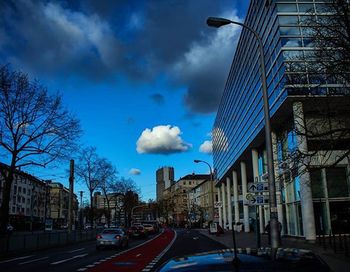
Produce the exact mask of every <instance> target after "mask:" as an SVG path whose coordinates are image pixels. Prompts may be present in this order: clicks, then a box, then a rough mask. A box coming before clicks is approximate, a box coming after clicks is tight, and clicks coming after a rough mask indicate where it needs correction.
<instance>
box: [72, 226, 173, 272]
mask: <svg viewBox="0 0 350 272" xmlns="http://www.w3.org/2000/svg"><path fill="white" fill-rule="evenodd" d="M175 236H176V233H175V232H174V231H173V230H170V229H166V230H165V231H164V232H163V233H161V235H159V236H157V237H156V238H155V239H153V240H151V241H150V242H148V243H144V244H142V245H141V246H139V247H137V248H133V249H131V250H129V251H128V252H123V253H121V254H119V255H117V256H114V257H112V258H111V259H110V260H108V261H105V262H103V263H102V264H100V265H97V266H94V267H91V266H90V267H89V268H90V269H89V270H88V271H89V272H100V271H118V272H128V271H133V272H138V271H142V270H143V269H144V268H145V267H146V266H147V265H148V264H149V263H150V262H151V261H152V260H154V258H155V257H156V256H158V255H159V254H161V253H162V252H163V251H164V250H165V249H166V248H167V247H168V246H169V244H171V243H172V242H173V241H174V240H175V239H174V238H175ZM169 248H170V247H169ZM140 254H141V255H140ZM137 255H138V257H137V258H135V256H137ZM79 271H83V270H79Z"/></svg>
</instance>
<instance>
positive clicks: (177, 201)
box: [164, 174, 210, 226]
mask: <svg viewBox="0 0 350 272" xmlns="http://www.w3.org/2000/svg"><path fill="white" fill-rule="evenodd" d="M209 179H210V175H196V174H191V175H186V176H184V177H182V178H180V179H179V180H178V181H177V182H176V183H174V184H173V185H172V186H171V187H170V188H168V189H167V190H166V192H165V194H164V199H165V200H166V201H167V202H168V203H167V206H168V207H171V208H170V211H169V214H168V216H169V217H170V219H171V220H172V222H173V223H174V224H175V225H178V226H181V225H184V224H185V223H186V222H188V219H189V215H190V213H189V212H190V207H189V202H188V198H189V193H190V191H191V189H192V188H194V187H196V186H197V185H199V184H200V183H202V182H203V181H205V180H209Z"/></svg>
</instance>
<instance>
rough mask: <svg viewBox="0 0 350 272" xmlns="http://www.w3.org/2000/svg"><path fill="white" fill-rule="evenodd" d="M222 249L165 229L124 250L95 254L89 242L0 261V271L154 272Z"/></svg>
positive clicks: (192, 235) (192, 232) (190, 234)
mask: <svg viewBox="0 0 350 272" xmlns="http://www.w3.org/2000/svg"><path fill="white" fill-rule="evenodd" d="M224 248H225V246H223V245H222V244H220V243H218V242H215V241H213V240H212V239H210V238H208V237H206V236H204V235H201V234H200V233H199V232H198V231H196V230H185V229H177V230H176V231H175V232H174V231H173V230H170V229H166V230H165V231H164V232H162V233H161V234H157V235H151V236H149V238H148V239H139V240H134V239H130V242H129V248H128V249H126V250H124V249H122V250H120V249H104V250H99V251H98V250H96V248H95V241H90V242H83V243H78V244H75V245H70V246H65V247H59V248H53V249H48V250H45V251H36V252H32V253H30V254H26V255H23V256H15V257H12V258H11V259H8V260H0V271H6V272H12V271H13V272H17V271H18V272H19V271H21V272H25V271H30V272H41V271H45V272H46V271H64V272H69V271H87V272H100V271H118V272H120V271H133V272H137V271H154V270H155V269H156V268H157V267H159V266H160V265H161V264H162V263H163V262H165V261H167V260H168V259H170V258H172V257H176V256H181V255H185V254H194V253H199V252H204V251H210V250H214V249H224ZM143 269H146V270H143Z"/></svg>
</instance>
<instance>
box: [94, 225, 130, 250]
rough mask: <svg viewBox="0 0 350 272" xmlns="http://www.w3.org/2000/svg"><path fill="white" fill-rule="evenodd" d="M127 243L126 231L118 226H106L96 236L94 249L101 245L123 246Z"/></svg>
mask: <svg viewBox="0 0 350 272" xmlns="http://www.w3.org/2000/svg"><path fill="white" fill-rule="evenodd" d="M128 245H129V237H128V235H127V233H125V232H124V231H123V230H121V229H119V228H107V229H104V230H103V231H101V233H99V234H97V236H96V249H100V248H101V247H110V246H113V247H119V248H124V247H127V246H128Z"/></svg>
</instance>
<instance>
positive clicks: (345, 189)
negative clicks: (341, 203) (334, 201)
mask: <svg viewBox="0 0 350 272" xmlns="http://www.w3.org/2000/svg"><path fill="white" fill-rule="evenodd" d="M326 176H327V187H328V197H330V198H331V197H348V196H350V194H349V186H348V182H347V180H346V168H344V167H336V168H327V169H326Z"/></svg>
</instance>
